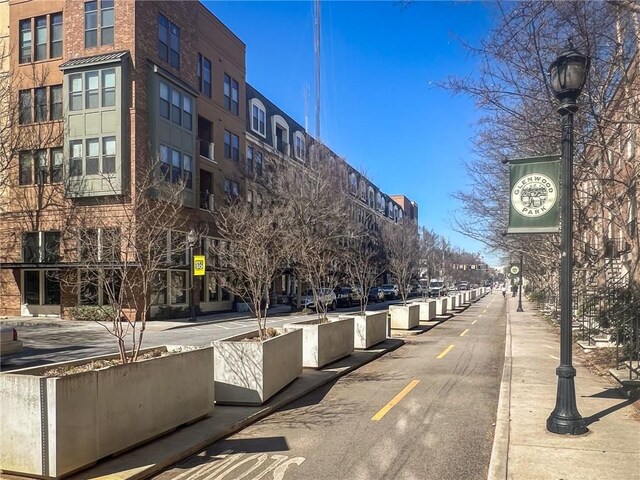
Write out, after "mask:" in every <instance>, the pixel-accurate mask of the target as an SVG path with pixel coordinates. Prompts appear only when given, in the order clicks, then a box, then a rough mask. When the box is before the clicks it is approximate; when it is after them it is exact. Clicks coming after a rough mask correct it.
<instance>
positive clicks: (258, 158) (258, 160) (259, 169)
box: [256, 152, 262, 177]
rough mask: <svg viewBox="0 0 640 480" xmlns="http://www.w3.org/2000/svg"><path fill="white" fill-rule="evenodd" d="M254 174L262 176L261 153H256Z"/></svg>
mask: <svg viewBox="0 0 640 480" xmlns="http://www.w3.org/2000/svg"><path fill="white" fill-rule="evenodd" d="M256 174H258V176H259V177H261V176H262V152H256Z"/></svg>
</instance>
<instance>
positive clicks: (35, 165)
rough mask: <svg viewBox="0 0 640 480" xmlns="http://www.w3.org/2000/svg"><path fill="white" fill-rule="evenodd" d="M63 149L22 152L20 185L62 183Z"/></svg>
mask: <svg viewBox="0 0 640 480" xmlns="http://www.w3.org/2000/svg"><path fill="white" fill-rule="evenodd" d="M62 160H63V153H62V148H51V149H48V150H47V149H42V150H36V151H35V153H32V152H20V162H19V163H20V174H19V183H20V185H36V184H40V185H42V184H44V183H60V182H61V181H62Z"/></svg>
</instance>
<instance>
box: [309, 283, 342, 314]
mask: <svg viewBox="0 0 640 480" xmlns="http://www.w3.org/2000/svg"><path fill="white" fill-rule="evenodd" d="M318 302H319V303H320V304H322V305H326V306H327V308H328V309H329V310H335V309H336V307H337V305H338V301H337V299H336V294H335V293H334V291H333V290H331V289H330V288H319V289H318ZM302 306H303V307H304V308H316V304H315V299H314V298H313V291H312V290H307V291H306V292H305V293H304V295H303V296H302Z"/></svg>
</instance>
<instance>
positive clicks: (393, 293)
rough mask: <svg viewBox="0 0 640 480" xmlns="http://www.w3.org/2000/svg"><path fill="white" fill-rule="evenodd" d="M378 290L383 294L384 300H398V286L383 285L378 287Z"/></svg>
mask: <svg viewBox="0 0 640 480" xmlns="http://www.w3.org/2000/svg"><path fill="white" fill-rule="evenodd" d="M380 289H381V290H382V291H383V292H384V297H385V298H386V299H391V300H395V299H396V298H398V286H397V285H394V284H392V283H385V284H384V285H382V286H380Z"/></svg>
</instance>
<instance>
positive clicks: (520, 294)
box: [516, 253, 524, 312]
mask: <svg viewBox="0 0 640 480" xmlns="http://www.w3.org/2000/svg"><path fill="white" fill-rule="evenodd" d="M522 256H523V255H522V253H520V285H518V287H519V288H518V309H517V310H516V312H524V310H522Z"/></svg>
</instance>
